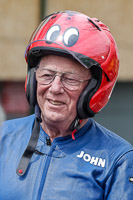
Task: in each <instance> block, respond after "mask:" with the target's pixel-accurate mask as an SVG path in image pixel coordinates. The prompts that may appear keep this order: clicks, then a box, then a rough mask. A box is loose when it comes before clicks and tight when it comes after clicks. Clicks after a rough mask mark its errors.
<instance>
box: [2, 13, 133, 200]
mask: <svg viewBox="0 0 133 200" xmlns="http://www.w3.org/2000/svg"><path fill="white" fill-rule="evenodd" d="M25 58H26V61H27V64H28V73H27V79H26V96H27V99H28V101H29V103H30V105H31V106H32V107H34V108H35V114H34V115H31V116H28V117H25V118H21V119H14V120H10V121H7V122H4V123H3V124H2V125H1V130H0V131H1V134H0V135H1V140H0V163H1V164H0V199H4V200H8V199H9V200H11V199H16V200H17V199H19V200H26V199H27V200H40V199H45V200H57V199H58V200H68V199H69V200H77V199H79V200H96V199H97V200H102V199H108V200H118V199H123V200H129V199H132V196H133V185H132V183H133V148H132V145H131V144H129V143H128V142H127V141H125V140H124V139H122V138H120V137H119V136H117V135H116V134H115V133H112V132H111V131H109V130H107V129H105V128H104V127H102V126H101V125H99V124H98V123H96V122H95V121H94V120H93V119H91V118H92V117H93V116H94V115H95V114H96V113H98V112H99V111H100V110H101V109H102V108H103V107H104V106H105V105H106V104H107V102H108V100H109V98H110V95H111V93H112V90H113V87H114V85H115V82H116V79H117V75H118V67H119V59H118V50H117V46H116V43H115V41H114V39H113V37H112V35H111V33H110V32H109V29H108V28H107V27H106V26H105V25H104V24H103V23H102V22H100V21H99V20H97V19H95V18H90V17H88V16H86V15H84V14H81V13H78V12H73V11H64V12H58V13H54V14H51V15H49V16H47V17H46V18H45V19H44V20H43V21H42V23H41V24H40V25H39V27H38V28H37V29H36V30H35V32H34V33H33V35H32V37H31V40H30V42H29V45H28V47H27V49H26V54H25Z"/></svg>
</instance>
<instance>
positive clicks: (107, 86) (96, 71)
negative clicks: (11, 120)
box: [25, 11, 119, 119]
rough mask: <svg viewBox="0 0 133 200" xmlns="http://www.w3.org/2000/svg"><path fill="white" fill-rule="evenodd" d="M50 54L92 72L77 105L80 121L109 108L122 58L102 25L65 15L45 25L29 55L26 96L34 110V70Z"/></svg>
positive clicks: (70, 13)
mask: <svg viewBox="0 0 133 200" xmlns="http://www.w3.org/2000/svg"><path fill="white" fill-rule="evenodd" d="M46 54H55V55H62V56H67V57H71V58H74V59H76V60H77V61H78V62H80V63H81V64H82V65H83V66H84V67H86V68H88V69H90V70H91V72H92V77H93V78H92V80H91V82H90V83H89V84H88V86H87V87H86V88H85V90H84V91H83V93H82V94H81V96H80V98H79V101H78V104H77V114H78V116H79V118H81V119H84V118H88V117H92V116H94V115H95V114H96V113H98V112H99V111H100V110H101V109H102V108H103V107H104V106H105V105H106V104H107V102H108V101H109V98H110V96H111V93H112V90H113V87H114V85H115V82H116V79H117V76H118V68H119V58H118V50H117V46H116V43H115V41H114V39H113V37H112V35H111V33H110V31H109V29H108V27H107V26H105V25H104V24H103V23H102V22H101V21H99V20H98V19H95V18H90V17H88V16H86V15H84V14H82V13H79V12H74V11H62V12H57V13H54V14H51V15H49V16H47V17H46V18H45V19H44V20H43V21H42V22H41V24H40V25H39V27H38V28H37V29H36V30H35V32H34V33H33V35H32V37H31V39H30V42H29V45H28V47H27V49H26V53H25V59H26V61H27V63H28V75H27V81H26V95H27V98H28V101H29V103H30V104H31V105H32V106H35V104H36V103H37V102H36V79H35V74H34V71H35V70H34V69H35V67H36V66H37V63H38V62H39V60H40V58H41V57H42V56H44V55H46Z"/></svg>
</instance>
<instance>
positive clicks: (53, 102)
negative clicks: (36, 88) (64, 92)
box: [48, 99, 65, 106]
mask: <svg viewBox="0 0 133 200" xmlns="http://www.w3.org/2000/svg"><path fill="white" fill-rule="evenodd" d="M48 101H49V102H50V103H51V104H52V105H55V106H61V105H64V104H65V103H63V102H61V101H53V100H50V99H49V100H48Z"/></svg>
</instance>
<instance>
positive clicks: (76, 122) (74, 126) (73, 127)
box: [69, 116, 82, 140]
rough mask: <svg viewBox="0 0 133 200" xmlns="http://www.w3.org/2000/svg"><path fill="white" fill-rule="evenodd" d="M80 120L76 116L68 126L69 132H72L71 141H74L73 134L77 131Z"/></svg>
mask: <svg viewBox="0 0 133 200" xmlns="http://www.w3.org/2000/svg"><path fill="white" fill-rule="evenodd" d="M81 123H82V120H81V119H80V118H79V117H78V116H77V117H76V118H75V119H74V121H73V122H72V123H71V125H70V128H69V129H70V130H71V131H72V139H73V140H75V136H74V134H75V133H76V132H77V131H78V130H79V128H80V125H81Z"/></svg>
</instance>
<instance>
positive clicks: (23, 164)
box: [16, 105, 41, 176]
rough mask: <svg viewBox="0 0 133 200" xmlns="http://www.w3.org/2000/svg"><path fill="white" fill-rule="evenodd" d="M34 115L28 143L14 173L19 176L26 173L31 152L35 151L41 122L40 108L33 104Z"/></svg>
mask: <svg viewBox="0 0 133 200" xmlns="http://www.w3.org/2000/svg"><path fill="white" fill-rule="evenodd" d="M35 115H36V118H35V121H34V125H33V129H32V134H31V137H30V140H29V143H28V145H27V148H26V149H25V151H24V153H23V155H22V157H21V160H20V162H19V165H18V168H17V170H16V173H17V174H18V175H19V176H23V175H24V174H25V173H26V171H27V168H28V166H29V163H30V160H31V157H32V155H33V153H34V152H35V151H36V146H37V142H38V138H39V133H40V122H41V115H40V109H39V107H38V105H36V106H35Z"/></svg>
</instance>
